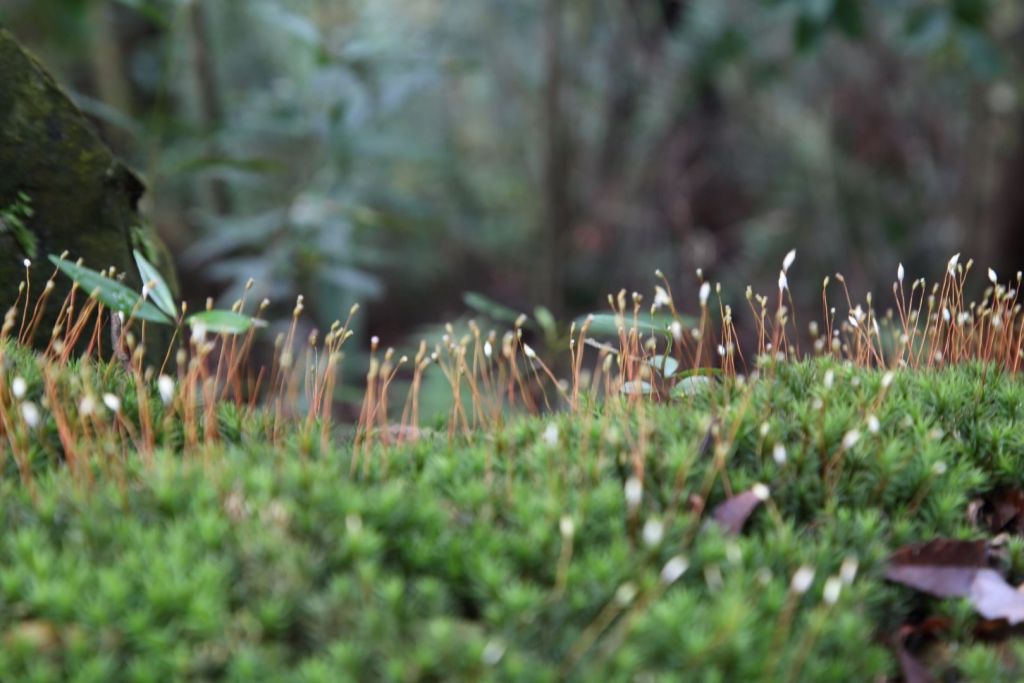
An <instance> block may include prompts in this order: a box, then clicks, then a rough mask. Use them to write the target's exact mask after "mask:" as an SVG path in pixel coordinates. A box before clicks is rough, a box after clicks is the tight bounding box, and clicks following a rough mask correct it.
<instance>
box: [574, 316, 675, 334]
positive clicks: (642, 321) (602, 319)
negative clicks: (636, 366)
mask: <svg viewBox="0 0 1024 683" xmlns="http://www.w3.org/2000/svg"><path fill="white" fill-rule="evenodd" d="M588 317H589V316H581V317H579V318H577V319H576V327H577V328H579V327H580V326H581V325H583V323H585V322H586V320H587V318H588ZM672 320H673V318H672V316H670V315H658V316H651V315H649V314H647V313H642V314H640V315H638V316H637V317H636V327H637V329H638V330H640V331H641V332H668V328H669V325H671V324H672ZM680 322H681V323H682V324H683V325H692V324H693V319H692V318H686V317H684V318H682V319H681V321H680ZM620 324H621V325H625V326H626V329H627V330H629V329H632V327H633V316H632V315H627V316H625V317H624V318H621V319H620V318H618V317H617V316H616V315H615V314H614V313H594V314H593V319H592V320H591V322H590V328H589V330H588V332H589V333H590V334H593V335H595V336H599V337H617V336H618V335H619V325H620Z"/></svg>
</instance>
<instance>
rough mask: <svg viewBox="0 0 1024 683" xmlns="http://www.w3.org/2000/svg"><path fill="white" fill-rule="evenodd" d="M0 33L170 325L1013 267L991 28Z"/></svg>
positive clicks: (1014, 108) (24, 18) (446, 3)
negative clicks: (163, 284) (136, 225)
mask: <svg viewBox="0 0 1024 683" xmlns="http://www.w3.org/2000/svg"><path fill="white" fill-rule="evenodd" d="M4 7H5V9H3V10H0V12H2V13H0V21H3V22H4V23H5V24H8V25H10V27H11V28H12V29H13V30H14V31H15V33H16V34H17V35H18V36H19V37H20V38H21V39H22V40H23V41H24V42H26V44H28V45H30V46H32V47H34V48H35V49H36V50H38V51H39V53H40V54H41V55H42V56H43V58H44V59H45V60H46V61H47V63H48V64H50V65H51V66H52V67H54V68H55V69H57V70H58V71H59V72H60V73H61V75H62V80H64V82H66V83H68V84H70V85H71V87H72V88H73V89H74V90H75V92H76V93H77V95H78V101H79V103H80V104H81V105H82V106H83V107H84V108H85V109H86V110H87V111H88V112H89V113H91V114H92V115H93V116H95V117H96V118H97V119H98V120H99V121H101V122H102V124H103V126H104V127H105V129H106V131H107V134H108V139H110V140H111V142H112V144H114V145H115V147H117V148H118V149H119V150H120V151H121V152H122V153H124V154H126V155H129V156H130V157H131V158H132V159H133V160H134V161H135V163H136V164H137V165H138V166H140V167H142V168H143V169H144V170H145V171H146V175H147V177H148V182H149V185H150V189H151V192H150V194H149V195H148V196H149V201H150V202H151V204H152V206H151V207H150V210H151V213H152V215H153V216H154V219H155V221H156V223H157V225H158V226H159V229H160V230H161V232H162V233H163V234H164V237H165V239H166V240H167V241H168V242H169V243H170V244H171V245H172V248H173V249H174V250H175V251H176V252H177V253H178V255H179V262H180V265H181V267H182V269H183V270H184V271H185V275H186V277H185V278H183V280H184V285H185V287H184V289H185V294H186V296H188V295H191V296H192V297H193V298H197V297H201V296H205V295H206V294H207V293H208V292H209V291H210V289H211V287H216V288H217V291H220V292H221V296H222V298H223V299H224V300H226V302H230V301H232V300H234V299H236V298H237V297H238V296H240V295H241V293H242V292H243V290H244V287H245V283H246V282H247V280H248V279H249V278H250V277H251V278H254V279H255V283H256V284H255V295H256V296H259V297H262V296H268V297H270V298H271V299H272V300H273V302H274V304H275V306H276V307H277V310H278V311H279V312H280V313H287V312H288V311H290V310H291V307H292V300H293V299H294V297H295V296H296V295H297V294H298V293H300V292H301V293H304V294H305V295H306V296H307V300H308V302H309V303H310V304H311V305H312V308H313V311H314V313H315V314H316V318H317V321H318V323H319V324H320V325H326V324H328V323H329V322H330V321H331V320H333V319H334V318H336V317H339V316H341V315H343V314H344V312H345V311H347V310H348V307H349V305H350V304H351V303H352V302H353V301H356V300H363V301H367V300H374V299H376V300H377V303H376V304H375V305H373V306H372V307H371V315H370V324H371V325H372V326H373V331H375V332H381V333H383V334H384V335H385V336H386V337H387V338H390V339H392V340H396V339H397V338H398V337H400V336H401V335H405V334H408V333H410V331H411V330H412V329H413V328H414V327H415V326H417V325H421V324H423V323H424V322H427V321H436V320H438V319H442V318H444V317H445V316H453V315H456V314H458V313H460V312H463V311H464V310H465V309H464V306H463V304H462V299H461V296H462V293H463V292H465V291H481V292H484V293H486V294H487V295H488V296H490V297H492V298H494V299H496V300H499V301H501V302H503V303H505V304H508V305H511V306H512V307H513V308H517V309H520V310H533V309H534V306H535V305H538V304H543V305H544V306H546V307H547V308H546V310H550V311H551V312H552V313H553V314H554V315H555V316H556V317H558V318H561V319H569V314H572V313H579V312H583V311H587V310H593V309H595V308H599V307H600V305H601V302H602V301H603V300H604V294H605V293H606V292H607V291H608V290H611V289H617V288H618V286H622V285H625V286H627V287H633V288H638V289H639V288H640V287H641V286H644V288H646V285H647V284H648V283H649V278H650V274H651V272H652V271H653V270H654V268H656V267H660V268H661V269H662V270H663V271H665V273H666V274H667V275H668V276H669V277H670V278H671V279H673V280H674V281H677V282H678V281H683V282H692V280H690V279H689V277H690V274H691V273H692V271H693V269H694V268H696V267H704V269H705V271H706V272H708V273H709V274H710V275H711V277H713V278H714V279H716V280H721V281H722V282H723V285H724V286H725V288H726V291H727V292H732V293H733V295H734V296H738V295H739V293H740V292H742V291H743V287H744V286H745V285H746V284H747V279H748V278H750V279H752V284H754V286H755V288H756V287H758V286H759V285H760V286H761V288H762V289H764V288H768V287H770V286H771V283H772V282H774V279H775V273H776V271H777V268H778V263H779V260H780V259H781V256H782V254H784V253H785V252H786V251H787V250H788V249H790V248H791V247H793V246H797V247H799V248H800V250H801V259H800V267H799V268H798V269H797V272H796V273H795V274H794V275H793V276H792V277H791V281H793V282H794V285H795V286H794V291H797V292H801V293H802V294H803V295H804V296H805V297H806V298H805V299H804V300H802V301H799V300H798V301H797V302H796V303H797V305H798V306H799V305H805V306H811V305H815V301H816V295H815V291H814V288H815V286H816V285H814V286H811V287H806V286H805V287H801V286H799V283H800V280H801V279H804V280H805V281H807V282H815V283H817V282H819V281H820V280H819V278H820V277H821V275H823V274H824V273H828V272H832V271H834V270H837V269H839V270H842V272H843V273H844V274H845V275H846V276H847V279H848V281H850V282H851V283H852V284H853V285H854V286H865V287H870V286H871V285H875V286H877V285H879V284H881V283H884V282H888V281H889V280H891V273H892V271H893V269H894V268H895V265H896V262H897V261H898V260H902V261H903V262H905V263H906V264H907V266H908V268H909V269H910V270H911V273H913V274H917V272H918V271H923V270H925V269H926V268H929V267H933V266H935V265H936V264H937V263H942V262H944V260H945V258H946V257H947V256H948V254H949V253H952V252H953V251H957V250H959V249H960V248H962V247H965V246H969V247H970V248H971V249H972V250H975V253H972V255H975V256H979V257H987V258H988V259H989V260H992V261H994V262H995V263H996V264H997V265H1000V264H1002V265H1003V266H1004V268H1006V269H1011V268H1012V269H1015V268H1016V267H1017V266H1018V265H1019V264H1018V263H1002V262H1003V261H1013V260H1014V259H1016V258H1017V254H1016V252H1014V251H1013V249H1012V248H1011V247H1009V246H1008V244H1010V242H1008V240H1011V238H1010V237H1008V235H1009V234H1010V233H1012V232H1013V229H1014V227H1015V226H1014V224H1013V219H1012V216H1013V214H1012V211H1011V212H1009V214H1008V213H1007V209H1006V206H1007V201H1010V198H1012V195H1014V194H1015V193H1013V191H1012V189H1009V190H1008V189H1006V188H1008V187H1009V188H1012V185H1013V183H1012V178H1013V172H1014V169H1015V167H1014V166H1013V163H1012V162H1013V160H1014V158H1015V155H1017V154H1019V153H1020V151H1019V146H1020V145H1019V140H1020V138H1021V135H1020V133H1021V131H1022V130H1024V121H1022V117H1021V115H1020V113H1019V107H1018V90H1019V87H1020V81H1021V74H1022V72H1021V65H1020V57H1021V48H1020V45H1019V44H1020V43H1021V41H1020V36H1021V32H1022V27H1024V8H1022V7H1021V6H1020V3H1018V2H1016V1H1015V0H866V1H862V0H763V1H761V2H753V1H751V0H660V1H659V2H637V1H636V0H614V1H609V2H604V3H593V2H582V1H580V0H533V1H532V2H522V3H505V2H497V1H495V0H487V1H481V2H473V3H467V2H459V1H456V0H402V1H401V2H399V1H397V0H331V1H326V0H287V1H286V0H250V1H248V2H219V3H218V2H199V1H192V2H188V1H184V0H119V1H118V2H113V1H111V0H7V2H6V3H5V4H4ZM552 157H557V158H554V159H552ZM1022 163H1024V162H1022ZM552 164H554V165H552ZM552 169H553V170H552ZM552 173H554V175H552ZM556 181H557V182H556ZM549 206H554V207H556V208H558V207H562V210H561V211H560V212H559V213H556V214H552V213H550V211H549ZM552 215H554V216H557V217H559V218H558V220H559V224H558V225H551V224H550V223H551V220H552V218H551V217H552ZM1008 216H1009V217H1008ZM563 223H564V224H563ZM1011 241H1012V240H1011ZM553 270H556V271H558V278H557V280H556V281H555V282H556V288H555V290H554V291H552V290H550V289H545V283H549V282H550V281H551V277H550V276H551V271H553ZM740 273H742V274H743V279H740V275H739V274H740ZM684 291H685V290H684ZM684 296H685V295H684ZM695 298H696V297H694V299H695Z"/></svg>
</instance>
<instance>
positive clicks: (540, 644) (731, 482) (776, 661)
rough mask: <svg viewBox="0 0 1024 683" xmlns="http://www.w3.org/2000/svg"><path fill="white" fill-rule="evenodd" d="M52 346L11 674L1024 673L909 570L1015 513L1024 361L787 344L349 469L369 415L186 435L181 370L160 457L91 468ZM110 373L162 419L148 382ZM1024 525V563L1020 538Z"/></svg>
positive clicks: (132, 404)
mask: <svg viewBox="0 0 1024 683" xmlns="http://www.w3.org/2000/svg"><path fill="white" fill-rule="evenodd" d="M36 363H37V361H36V359H35V357H34V356H32V355H31V354H29V353H27V352H24V351H21V350H18V349H8V353H7V355H6V358H5V364H6V368H5V371H4V374H5V376H6V382H5V384H6V385H7V386H10V382H11V380H12V378H13V377H15V376H19V377H24V378H25V380H26V382H27V392H26V393H25V395H24V396H23V397H22V399H20V400H32V399H34V400H35V401H36V402H38V403H39V404H40V405H43V406H44V410H43V411H42V414H43V417H42V421H41V423H40V424H39V425H38V427H37V428H36V430H35V432H34V436H33V438H32V445H31V451H30V453H31V467H32V469H33V472H32V482H31V485H25V484H24V483H23V481H22V477H20V476H19V468H18V466H17V465H16V464H15V463H14V461H13V458H11V457H9V456H10V447H9V444H8V442H7V441H6V440H4V441H2V442H0V443H2V444H4V448H5V451H6V452H7V455H8V457H7V458H6V460H5V465H4V468H5V469H4V476H3V479H2V482H0V487H2V490H0V532H2V533H0V680H3V681H120V680H125V681H176V680H189V681H204V680H209V681H213V680H218V681H219V680H231V681H344V680H352V681H368V680H388V681H442V680H456V681H462V680H466V681H475V680H481V681H483V680H517V681H556V680H581V681H618V680H639V681H670V680H672V681H674V680H693V681H749V680H780V681H785V680H791V681H853V680H858V681H869V680H876V681H882V680H893V681H895V680H900V678H901V676H902V675H904V674H901V662H900V657H901V656H905V657H910V656H913V657H914V658H915V661H916V662H917V663H918V664H919V665H920V666H922V667H925V668H926V669H928V670H929V671H930V672H931V673H932V674H933V675H934V676H936V678H938V677H942V680H970V681H995V680H1020V678H1021V676H1024V645H1022V643H1024V641H1022V640H1020V639H1018V638H1017V637H1016V635H1015V630H1014V629H1012V628H1008V627H1005V628H1000V626H1001V625H998V624H996V625H993V624H992V623H991V622H986V621H984V620H982V619H981V618H980V617H978V616H976V614H975V612H974V611H973V610H972V608H971V606H970V605H969V604H968V603H967V601H966V600H939V599H934V598H928V597H925V596H922V595H921V594H919V593H917V592H915V591H913V590H911V589H909V588H906V587H903V586H899V585H895V584H892V583H888V582H886V581H885V580H884V578H883V572H884V569H885V566H886V562H887V559H888V558H889V556H890V555H891V554H892V553H893V552H894V551H895V550H896V549H897V548H899V547H900V546H902V545H904V544H908V543H914V542H921V541H926V540H929V539H932V538H935V537H949V538H965V539H977V538H992V537H993V536H995V534H994V533H993V530H992V529H990V528H989V527H987V526H986V525H985V524H984V523H982V522H981V521H979V516H978V515H977V514H974V515H972V514H971V507H972V501H974V502H975V503H974V504H975V509H977V505H978V504H979V503H978V502H977V501H979V500H981V501H984V499H985V496H987V495H989V494H990V493H991V492H992V491H995V490H999V489H1006V488H1014V487H1018V486H1020V484H1021V478H1022V477H1021V473H1022V472H1024V431H1022V429H1021V425H1020V420H1021V417H1022V415H1024V403H1022V400H1024V385H1022V383H1021V382H1020V381H1019V380H1018V379H1017V378H1015V377H1013V376H1010V375H1007V374H1005V373H1002V372H999V371H997V370H994V369H992V368H990V367H986V366H983V365H980V364H978V365H964V366H960V367H957V368H954V369H944V370H936V371H913V372H912V371H906V372H897V373H895V377H894V378H893V380H892V384H891V386H889V387H888V388H886V387H884V386H883V384H885V383H886V382H885V381H884V380H883V374H882V373H881V372H878V371H867V370H859V369H854V368H851V367H849V366H845V365H842V364H837V363H830V362H827V361H820V360H818V361H806V362H802V363H792V364H780V365H779V366H778V367H776V368H773V369H772V370H771V372H764V373H763V374H762V376H761V378H760V379H758V380H756V381H749V382H747V383H745V384H743V385H737V384H736V383H735V382H734V381H727V382H721V383H718V384H716V385H714V386H711V387H708V388H706V389H704V390H702V391H699V392H697V394H696V395H694V396H691V397H689V398H687V399H686V400H684V401H680V402H674V403H671V404H660V405H655V404H652V403H649V402H646V401H644V402H642V403H637V402H635V401H634V402H632V403H627V402H626V401H621V402H613V403H611V404H606V405H604V406H602V407H596V406H589V407H588V406H584V407H582V408H580V409H579V410H578V411H577V412H576V414H561V415H556V416H553V417H542V418H520V419H516V420H514V421H512V422H510V423H509V424H508V425H507V426H506V427H504V428H501V429H498V430H495V431H493V432H488V433H478V434H473V435H471V437H470V438H464V437H456V438H453V439H449V437H448V436H447V434H425V435H423V436H422V437H421V438H419V439H418V440H417V441H415V442H413V443H409V444H406V445H402V446H392V447H390V448H388V449H386V450H385V449H384V448H383V447H380V446H378V447H377V448H376V450H375V451H374V452H373V453H372V454H371V455H370V457H369V458H368V459H367V460H366V462H367V463H369V464H368V466H367V467H366V469H365V470H364V468H363V465H362V464H358V466H357V467H356V468H355V470H356V474H355V475H351V476H350V471H351V469H352V457H353V452H354V451H353V448H352V446H351V440H346V439H344V438H342V437H340V436H339V438H337V439H334V440H332V441H331V443H332V444H333V445H332V446H331V447H330V448H329V449H328V450H326V451H325V450H323V449H322V448H321V441H320V439H319V438H315V437H310V436H309V433H310V432H308V431H304V430H303V429H301V423H296V425H295V428H294V429H293V430H291V431H290V432H288V433H285V434H282V435H281V436H280V438H279V439H278V442H277V443H276V444H273V443H270V442H269V441H268V440H267V439H266V437H265V436H264V433H265V432H264V430H263V426H262V423H261V420H263V419H264V417H262V416H261V414H260V413H255V414H252V415H249V416H246V417H243V416H242V414H241V413H240V412H239V411H238V410H237V409H236V408H235V407H234V406H233V405H230V404H224V405H222V406H220V408H219V410H218V417H219V425H218V433H219V438H218V440H217V441H216V442H212V441H211V442H207V443H206V444H205V445H204V446H203V447H201V448H199V449H192V450H187V451H185V450H183V448H182V446H181V443H182V440H181V434H180V429H179V428H176V427H175V425H174V424H173V423H172V422H171V421H162V420H161V416H160V410H161V404H160V401H159V400H158V398H157V396H156V395H155V392H154V395H153V396H148V397H146V398H145V400H146V401H148V402H149V405H150V407H151V408H152V410H153V412H154V416H153V418H154V424H156V425H157V428H156V438H157V446H158V447H157V450H156V451H155V453H153V454H152V455H151V456H150V457H145V458H144V457H142V456H139V455H128V456H127V457H122V456H121V455H119V454H111V453H107V454H104V453H102V452H100V453H94V454H92V456H91V457H90V460H89V466H88V469H87V471H84V472H83V470H82V469H79V470H78V471H77V473H72V471H71V470H70V468H69V467H67V466H66V465H65V464H64V463H63V462H62V461H61V459H60V453H61V448H60V441H59V437H58V434H57V431H56V425H55V421H54V419H53V418H52V417H51V416H50V413H51V411H48V410H45V405H46V401H44V398H45V397H44V396H43V395H42V386H41V383H40V374H39V368H38V366H37V364H36ZM829 371H831V373H832V375H831V377H832V379H831V382H827V381H826V380H825V377H826V375H827V374H828V373H829ZM65 372H67V373H69V374H70V375H72V379H71V380H69V381H71V382H73V381H74V379H73V376H75V375H76V373H81V368H79V367H78V366H77V365H75V364H72V365H70V366H69V367H67V368H66V370H65ZM108 384H109V388H110V389H111V390H113V391H117V392H119V394H118V395H120V396H121V397H122V398H123V405H122V407H121V411H122V417H123V418H124V419H125V420H126V421H127V422H129V423H130V422H131V421H132V420H134V419H137V411H138V400H137V398H136V397H135V395H134V393H133V390H132V388H131V387H132V385H131V382H129V381H127V379H126V377H124V376H121V375H120V374H118V373H113V374H111V376H110V378H109V379H108ZM829 384H831V386H828V385H829ZM7 386H5V387H4V389H3V396H4V397H5V399H4V401H5V405H7V406H8V407H10V406H12V405H13V401H14V399H13V398H12V397H11V394H10V393H9V390H8V389H7ZM7 412H8V414H10V413H11V412H12V411H11V410H8V411H7ZM876 419H877V422H876ZM712 425H716V426H715V427H714V428H713V431H712V430H709V427H710V426H712ZM851 432H855V433H856V435H858V436H859V439H854V438H853V437H852V436H851ZM844 440H845V445H844ZM853 441H856V443H852V442H853ZM777 445H778V446H777ZM783 449H784V451H785V452H784V453H783ZM637 452H641V453H642V454H643V472H644V475H643V482H642V490H641V491H640V495H639V503H638V504H637V505H636V506H635V507H632V508H631V506H630V504H629V501H627V495H626V494H625V493H624V490H625V489H628V488H630V487H629V486H627V484H626V482H627V480H628V478H629V473H630V472H632V471H634V470H633V463H631V462H630V459H631V458H634V457H635V454H636V453H637ZM783 456H784V458H783ZM716 473H717V474H716ZM722 473H724V476H723V474H722ZM757 483H762V484H764V485H766V486H768V487H769V488H770V491H771V497H770V498H769V499H768V500H767V501H766V502H765V503H764V504H763V505H761V506H759V507H758V508H757V509H756V510H755V511H754V512H753V513H752V515H751V516H750V518H749V520H747V522H746V524H745V525H743V529H742V531H741V533H739V534H730V533H729V532H728V531H727V530H725V529H724V528H723V527H722V526H721V525H719V524H716V523H715V522H713V521H712V520H711V518H712V514H711V510H713V509H714V507H715V506H716V505H718V504H719V503H721V502H722V501H723V500H724V499H725V498H726V496H727V493H728V491H731V492H733V493H738V492H740V491H744V490H748V489H750V488H751V487H753V486H754V485H755V484H757ZM631 486H635V484H632V485H631ZM727 487H728V491H727ZM636 494H637V491H636V490H633V491H631V492H630V495H633V496H636ZM636 500H637V499H636V498H633V502H636ZM997 543H998V544H999V557H1000V561H1001V562H1002V569H1003V570H1004V571H1005V573H1006V576H1007V579H1008V580H1009V581H1011V582H1013V583H1014V584H1016V583H1019V582H1020V581H1021V580H1024V555H1022V549H1024V545H1022V542H1021V538H1020V537H1018V536H1016V535H1013V534H1010V535H1009V536H1006V535H1004V536H1003V537H1002V538H1000V539H998V540H997ZM854 562H855V563H856V564H855V565H854ZM844 563H845V570H844V569H843V567H844ZM854 566H856V568H857V571H856V576H855V578H853V579H852V581H850V579H851V575H852V572H851V570H852V569H853V567H854ZM801 567H803V568H805V570H807V569H811V570H813V572H814V573H813V577H814V578H813V580H812V581H811V583H810V585H809V586H807V587H806V590H797V589H794V586H793V577H794V574H796V573H798V570H799V569H800V568H801ZM684 569H685V571H683V573H682V574H681V575H680V576H678V578H677V579H676V580H674V581H673V580H672V579H675V578H676V574H678V573H679V571H681V570H684ZM840 573H843V574H844V577H843V578H844V581H843V583H842V588H841V591H840V593H839V594H838V595H835V594H833V595H832V596H831V599H824V598H823V590H824V586H825V585H826V583H827V582H828V579H829V577H830V576H834V575H838V574H840ZM802 574H803V576H802V578H805V579H806V578H807V577H808V576H809V573H808V572H807V571H804V572H802ZM833 583H835V582H834V581H833ZM801 588H803V587H801ZM928 620H932V621H931V622H928ZM936 621H938V622H940V623H941V628H939V629H931V630H928V629H927V628H925V627H923V626H921V625H922V624H924V623H926V622H927V623H935V622H936ZM1002 626H1004V625H1002ZM901 629H903V635H901V636H898V635H897V634H899V633H900V632H901ZM911 631H912V632H913V634H914V635H911V636H909V637H907V636H906V634H907V633H908V632H911ZM902 671H904V672H906V671H907V669H906V668H903V669H902ZM921 680H926V679H921Z"/></svg>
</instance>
